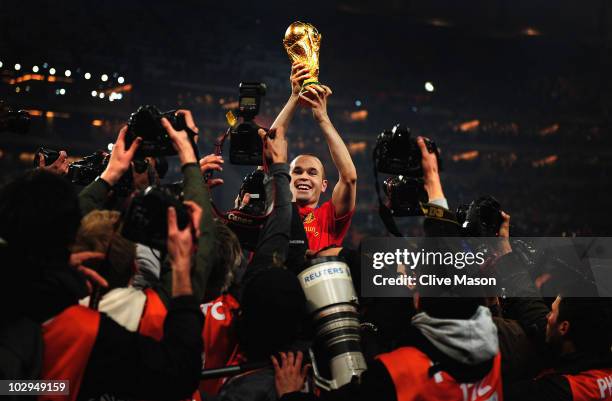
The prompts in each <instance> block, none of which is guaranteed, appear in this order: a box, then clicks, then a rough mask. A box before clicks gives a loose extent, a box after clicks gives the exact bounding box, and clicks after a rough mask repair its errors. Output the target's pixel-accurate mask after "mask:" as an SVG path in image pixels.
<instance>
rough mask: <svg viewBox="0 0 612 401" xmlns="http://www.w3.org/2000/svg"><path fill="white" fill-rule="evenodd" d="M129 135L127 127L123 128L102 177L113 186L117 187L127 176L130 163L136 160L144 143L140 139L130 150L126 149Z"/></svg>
mask: <svg viewBox="0 0 612 401" xmlns="http://www.w3.org/2000/svg"><path fill="white" fill-rule="evenodd" d="M126 133H127V126H124V127H123V128H121V131H119V135H118V136H117V141H116V142H115V145H114V146H113V150H112V152H111V156H110V160H109V161H108V165H107V166H106V169H105V170H104V172H103V173H102V175H100V178H102V179H103V180H104V181H106V182H108V183H109V184H110V185H111V186H112V185H115V184H116V183H117V182H118V181H119V179H121V176H123V174H125V172H126V171H127V170H128V169H129V168H130V163H131V162H132V159H133V158H134V154H135V153H136V150H137V149H138V146H140V142H142V138H140V137H138V138H136V140H134V142H132V145H131V146H130V147H129V149H126V148H125V135H126Z"/></svg>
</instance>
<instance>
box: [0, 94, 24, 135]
mask: <svg viewBox="0 0 612 401" xmlns="http://www.w3.org/2000/svg"><path fill="white" fill-rule="evenodd" d="M29 129H30V114H29V113H28V112H27V111H25V110H17V111H15V110H13V109H12V108H11V107H10V106H9V105H7V104H6V103H4V101H2V100H0V133H1V132H15V133H17V134H25V133H26V132H28V130H29Z"/></svg>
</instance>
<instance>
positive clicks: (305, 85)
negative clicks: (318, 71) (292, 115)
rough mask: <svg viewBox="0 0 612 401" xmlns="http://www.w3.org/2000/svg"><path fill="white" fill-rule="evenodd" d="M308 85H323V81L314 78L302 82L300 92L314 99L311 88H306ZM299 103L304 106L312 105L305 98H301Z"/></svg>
mask: <svg viewBox="0 0 612 401" xmlns="http://www.w3.org/2000/svg"><path fill="white" fill-rule="evenodd" d="M308 85H321V82H319V81H317V80H312V81H304V83H303V84H302V90H301V91H300V94H301V95H304V96H306V97H307V98H310V99H312V98H313V95H312V93H311V92H310V91H309V90H306V87H307V86H308ZM299 104H300V105H301V106H303V107H311V106H310V104H309V103H307V102H305V101H304V100H303V99H300V100H299Z"/></svg>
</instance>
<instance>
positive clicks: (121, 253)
mask: <svg viewBox="0 0 612 401" xmlns="http://www.w3.org/2000/svg"><path fill="white" fill-rule="evenodd" d="M120 225H121V214H120V213H119V212H117V211H113V210H94V211H93V212H91V213H89V214H87V215H86V216H85V217H83V219H82V220H81V226H80V227H79V231H78V232H77V237H76V241H75V244H74V246H73V248H72V251H73V252H82V251H93V252H101V253H104V254H106V262H107V263H106V266H104V264H101V265H100V266H102V270H103V271H98V273H100V274H101V275H102V276H103V277H104V278H105V279H106V280H107V281H108V282H109V286H110V287H111V288H116V287H125V286H127V284H128V282H129V280H130V278H131V277H132V275H133V274H134V267H135V260H136V244H134V243H133V242H131V241H128V240H127V239H125V238H124V237H122V236H121V234H120V233H119V231H120Z"/></svg>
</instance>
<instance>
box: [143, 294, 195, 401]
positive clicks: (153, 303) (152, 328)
mask: <svg viewBox="0 0 612 401" xmlns="http://www.w3.org/2000/svg"><path fill="white" fill-rule="evenodd" d="M144 293H145V295H146V296H147V302H146V303H145V307H144V311H143V312H142V318H141V319H140V325H139V326H138V332H139V333H140V334H142V335H144V336H148V337H152V338H154V339H155V340H156V341H161V339H162V338H163V337H164V320H165V319H166V315H167V314H168V310H167V309H166V305H164V303H163V302H162V300H161V298H160V297H159V295H157V292H155V290H153V289H151V288H147V289H145V290H144ZM191 399H192V400H195V401H200V400H201V398H200V391H199V390H196V391H195V392H194V393H193V395H192V396H191Z"/></svg>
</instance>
